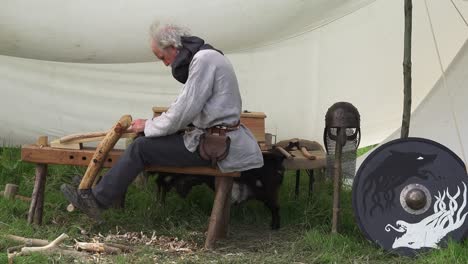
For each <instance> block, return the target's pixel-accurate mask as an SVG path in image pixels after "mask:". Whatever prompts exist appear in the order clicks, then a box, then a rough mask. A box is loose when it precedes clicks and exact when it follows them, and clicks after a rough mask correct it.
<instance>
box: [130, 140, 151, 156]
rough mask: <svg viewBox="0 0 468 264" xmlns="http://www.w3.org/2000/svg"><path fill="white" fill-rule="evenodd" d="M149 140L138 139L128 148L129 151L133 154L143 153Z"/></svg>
mask: <svg viewBox="0 0 468 264" xmlns="http://www.w3.org/2000/svg"><path fill="white" fill-rule="evenodd" d="M147 143H148V138H146V137H137V138H136V139H135V140H134V141H133V142H132V143H131V144H130V145H129V146H128V147H127V151H130V152H132V153H141V151H142V150H143V148H144V146H145V145H147Z"/></svg>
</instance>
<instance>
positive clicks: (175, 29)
mask: <svg viewBox="0 0 468 264" xmlns="http://www.w3.org/2000/svg"><path fill="white" fill-rule="evenodd" d="M150 36H151V38H152V39H153V40H154V41H156V43H157V44H158V46H159V47H160V48H162V49H164V48H167V47H169V46H174V47H176V48H180V47H182V43H181V41H180V37H184V36H190V31H189V29H188V28H185V27H182V26H178V25H174V24H166V25H162V26H161V25H160V24H159V22H154V23H153V24H151V26H150Z"/></svg>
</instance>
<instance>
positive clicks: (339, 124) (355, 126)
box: [323, 102, 361, 151]
mask: <svg viewBox="0 0 468 264" xmlns="http://www.w3.org/2000/svg"><path fill="white" fill-rule="evenodd" d="M360 123H361V117H360V115H359V112H358V110H357V108H356V107H354V105H352V104H350V103H347V102H338V103H335V104H333V105H332V106H331V107H330V108H328V111H327V114H326V115H325V129H324V132H323V141H324V144H325V148H326V150H327V151H329V149H328V146H329V143H330V141H335V142H336V141H337V140H338V131H339V129H341V128H343V129H346V139H345V141H344V142H343V144H344V145H345V144H346V142H347V141H354V143H355V146H356V149H357V148H358V147H359V143H360V141H361V128H360Z"/></svg>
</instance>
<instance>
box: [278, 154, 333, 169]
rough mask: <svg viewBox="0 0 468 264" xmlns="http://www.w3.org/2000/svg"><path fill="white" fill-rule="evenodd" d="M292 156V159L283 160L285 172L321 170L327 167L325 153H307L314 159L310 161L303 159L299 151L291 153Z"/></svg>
mask: <svg viewBox="0 0 468 264" xmlns="http://www.w3.org/2000/svg"><path fill="white" fill-rule="evenodd" d="M291 153H292V155H294V158H293V159H285V160H284V161H283V166H284V168H285V169H287V170H307V169H322V168H326V167H327V158H326V153H325V151H321V150H315V151H309V153H310V154H311V155H313V156H314V157H316V158H315V159H313V160H310V159H308V158H306V157H304V156H303V155H302V153H301V151H300V150H293V151H291Z"/></svg>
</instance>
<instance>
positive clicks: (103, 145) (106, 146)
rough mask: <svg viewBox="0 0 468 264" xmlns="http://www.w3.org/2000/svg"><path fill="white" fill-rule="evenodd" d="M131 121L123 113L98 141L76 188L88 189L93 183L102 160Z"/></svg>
mask: <svg viewBox="0 0 468 264" xmlns="http://www.w3.org/2000/svg"><path fill="white" fill-rule="evenodd" d="M131 123H132V117H131V116H130V115H124V116H122V117H121V118H120V120H119V121H118V122H117V123H116V124H115V125H114V126H113V127H112V129H111V130H110V132H109V133H107V135H106V136H105V137H104V139H103V140H102V141H101V142H100V143H99V145H98V146H97V148H96V152H95V153H94V155H93V157H92V159H91V161H90V162H89V165H88V168H87V169H86V172H85V174H84V176H83V179H82V180H81V183H80V186H79V187H78V189H80V190H83V189H89V188H91V186H92V185H93V183H94V180H95V179H96V176H97V174H98V172H99V171H100V170H101V168H102V165H103V163H104V161H105V160H106V157H107V154H108V153H109V151H110V150H111V149H112V148H113V147H114V146H115V143H117V141H118V140H119V138H120V136H121V135H122V134H123V133H124V132H125V131H126V130H127V129H128V127H130V125H131Z"/></svg>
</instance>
